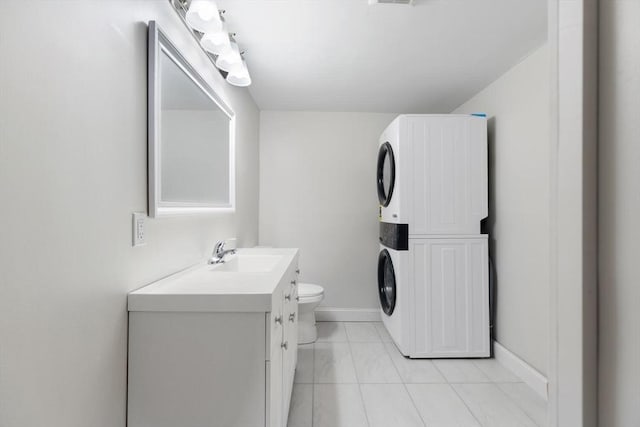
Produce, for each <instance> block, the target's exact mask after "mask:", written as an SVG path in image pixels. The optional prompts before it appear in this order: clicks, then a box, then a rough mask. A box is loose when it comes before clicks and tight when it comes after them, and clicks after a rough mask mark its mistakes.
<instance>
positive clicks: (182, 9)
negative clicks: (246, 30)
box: [169, 0, 251, 86]
mask: <svg viewBox="0 0 640 427" xmlns="http://www.w3.org/2000/svg"><path fill="white" fill-rule="evenodd" d="M191 1H194V0H191ZM196 1H197V0H196ZM169 3H171V6H173V9H174V10H175V11H176V13H177V14H178V16H180V19H181V20H182V23H183V24H184V25H185V27H187V29H188V30H189V32H190V33H191V35H192V36H193V38H194V39H196V42H198V46H200V48H201V49H202V51H203V52H204V54H205V55H207V58H209V61H211V63H212V64H213V67H214V68H215V69H216V70H218V72H219V73H220V75H221V76H222V77H223V78H224V79H225V80H227V82H229V83H230V84H232V85H234V86H248V84H245V83H246V81H245V80H246V79H245V80H242V83H243V84H242V85H239V84H234V83H233V82H235V81H236V79H231V80H229V79H228V78H227V76H228V74H229V73H228V71H225V70H224V69H222V68H220V67H219V66H218V65H217V63H218V62H220V64H222V65H224V66H225V67H224V68H230V66H231V65H233V64H228V63H227V62H226V61H222V62H221V61H219V56H220V55H217V54H215V53H212V52H209V51H208V50H207V49H205V47H204V46H206V45H207V43H209V44H210V45H211V43H210V42H211V40H207V39H204V37H205V34H208V33H204V32H202V31H199V30H198V29H194V28H193V27H192V26H191V25H190V24H189V22H188V20H187V12H189V6H190V4H191V3H190V1H189V0H169ZM218 13H219V17H216V18H217V19H215V20H218V19H219V21H220V26H221V28H220V29H219V31H222V32H226V23H225V20H224V17H223V15H224V13H225V10H218ZM200 28H204V27H202V26H201V27H200ZM235 35H236V34H235V33H228V37H229V46H235V48H234V49H235V52H237V55H238V57H239V62H240V63H241V64H243V66H244V69H245V70H247V68H246V63H245V62H244V53H245V51H244V50H239V48H238V46H237V43H236V41H235V37H234V36H235ZM208 37H210V36H208ZM208 37H207V38H208ZM203 39H204V40H203ZM203 41H204V45H203ZM224 53H225V51H221V52H220V54H222V55H224ZM246 75H247V76H248V71H246ZM250 81H251V79H250V78H249V82H250Z"/></svg>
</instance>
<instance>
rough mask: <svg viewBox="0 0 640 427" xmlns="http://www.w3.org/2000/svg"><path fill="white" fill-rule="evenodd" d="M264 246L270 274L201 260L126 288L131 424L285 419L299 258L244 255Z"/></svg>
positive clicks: (159, 426) (244, 425)
mask: <svg viewBox="0 0 640 427" xmlns="http://www.w3.org/2000/svg"><path fill="white" fill-rule="evenodd" d="M267 252H268V253H272V252H276V253H280V254H282V259H281V260H280V261H278V262H277V263H276V264H277V265H276V266H275V267H274V268H273V269H272V270H270V271H268V272H246V273H243V272H242V271H240V272H235V273H231V272H225V273H215V267H209V266H207V267H198V268H195V269H192V270H190V271H187V272H183V273H180V274H178V275H176V276H175V277H173V276H172V277H169V278H166V279H163V280H162V281H160V282H156V283H154V284H151V285H149V286H147V287H145V288H141V289H139V290H138V291H135V292H133V293H132V294H130V295H129V370H128V371H129V372H128V375H129V385H128V388H129V390H128V414H127V416H128V426H129V427H152V426H153V427H177V426H179V427H204V426H206V427H253V426H256V427H257V426H260V427H262V426H266V427H286V425H287V417H288V411H289V402H290V399H291V390H292V386H293V377H294V373H295V366H296V357H297V328H298V302H297V268H298V267H297V262H298V261H297V260H298V257H297V250H285V249H279V250H278V249H271V250H267V249H256V250H240V251H239V256H243V255H246V256H248V257H251V256H254V255H255V254H256V253H257V254H260V253H267ZM210 270H213V272H214V273H215V274H211V273H212V271H210ZM234 275H237V276H234ZM211 276H213V278H212V277H211Z"/></svg>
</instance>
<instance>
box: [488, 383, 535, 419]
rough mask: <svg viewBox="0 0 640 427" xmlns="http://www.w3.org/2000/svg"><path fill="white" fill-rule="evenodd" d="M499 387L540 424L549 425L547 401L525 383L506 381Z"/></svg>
mask: <svg viewBox="0 0 640 427" xmlns="http://www.w3.org/2000/svg"><path fill="white" fill-rule="evenodd" d="M498 387H500V389H501V390H502V391H503V392H504V393H505V394H506V395H507V396H509V397H510V398H511V400H513V401H514V402H516V405H518V407H520V409H522V410H523V411H524V412H525V413H526V414H527V415H529V417H530V418H531V419H532V420H533V421H534V422H535V423H536V424H537V425H538V426H539V427H546V426H547V402H546V401H545V400H544V399H543V398H542V397H540V396H539V395H538V394H537V393H536V392H535V391H533V390H532V389H531V388H530V387H529V386H528V385H526V384H525V383H504V384H498Z"/></svg>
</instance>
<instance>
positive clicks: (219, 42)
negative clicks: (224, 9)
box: [200, 23, 231, 55]
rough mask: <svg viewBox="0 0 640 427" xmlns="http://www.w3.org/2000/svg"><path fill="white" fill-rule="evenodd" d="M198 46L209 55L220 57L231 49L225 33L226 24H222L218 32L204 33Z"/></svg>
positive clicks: (229, 40) (227, 34)
mask: <svg viewBox="0 0 640 427" xmlns="http://www.w3.org/2000/svg"><path fill="white" fill-rule="evenodd" d="M200 46H202V48H203V49H204V50H206V51H207V52H209V53H213V54H214V55H220V54H221V53H222V52H224V51H225V50H226V49H228V48H230V47H231V39H230V37H229V32H228V31H227V24H226V23H223V24H222V28H221V29H220V30H219V31H215V32H210V33H205V34H204V35H203V36H202V38H201V39H200Z"/></svg>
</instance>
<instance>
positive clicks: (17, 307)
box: [0, 0, 259, 427]
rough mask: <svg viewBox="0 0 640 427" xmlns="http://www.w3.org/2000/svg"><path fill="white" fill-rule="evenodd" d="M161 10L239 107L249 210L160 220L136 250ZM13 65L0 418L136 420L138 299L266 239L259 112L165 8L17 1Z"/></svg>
mask: <svg viewBox="0 0 640 427" xmlns="http://www.w3.org/2000/svg"><path fill="white" fill-rule="evenodd" d="M152 19H154V20H157V21H158V22H159V24H160V26H161V27H162V28H163V29H164V30H165V32H166V33H167V34H168V36H169V37H170V38H171V39H172V40H173V41H174V43H176V44H177V45H178V46H179V47H180V48H181V49H182V50H184V51H185V53H186V57H187V58H188V59H189V60H191V61H192V62H193V63H194V65H195V66H196V68H197V69H199V70H201V72H202V74H203V76H204V77H205V78H206V79H207V80H208V81H209V83H210V84H211V85H212V86H214V87H216V88H218V89H221V91H222V95H223V97H225V98H226V99H227V101H228V102H229V104H230V105H231V106H232V107H233V108H234V109H235V111H236V113H237V117H238V124H237V127H238V138H237V176H238V181H237V192H238V198H237V212H236V213H235V214H221V215H209V216H190V217H182V218H166V219H159V220H150V221H148V222H147V230H146V236H147V245H146V246H143V247H137V248H132V247H131V213H132V212H133V211H145V210H146V200H147V196H146V191H147V183H146V181H147V176H146V154H147V152H146V143H147V110H146V108H147V101H146V84H147V60H146V57H147V53H146V52H147V48H146V39H147V34H146V31H147V29H146V22H147V21H148V20H152ZM0 58H2V59H1V61H2V66H0V87H1V88H2V93H1V94H0V200H2V209H0V425H1V426H3V427H30V426H50V427H57V426H60V427H74V426H78V427H86V426H92V427H101V426H104V427H124V425H125V408H126V406H125V404H126V372H127V365H126V362H127V311H126V295H127V292H129V291H130V290H133V289H136V288H138V287H141V286H143V285H145V284H147V283H149V282H151V281H153V280H156V279H158V278H161V277H163V276H166V275H168V274H170V273H172V272H175V271H176V270H179V269H181V268H184V267H186V266H188V265H190V264H193V263H195V262H198V261H200V260H203V259H204V257H205V256H206V255H208V253H209V251H210V250H211V247H212V245H213V243H214V241H215V240H216V239H219V238H226V237H230V236H234V235H237V236H238V238H239V242H238V243H239V245H241V246H251V245H254V244H256V243H257V239H258V232H257V230H258V218H257V212H258V126H259V113H258V110H257V108H256V106H255V104H254V102H253V101H252V99H251V97H250V96H249V95H248V93H247V92H246V90H243V89H235V88H232V87H230V86H228V85H226V84H225V83H224V81H223V80H222V78H221V77H220V76H219V75H217V74H216V73H215V72H214V71H213V70H212V68H211V65H210V64H209V62H208V61H207V59H206V58H205V57H204V55H203V54H202V53H201V52H200V51H199V48H198V47H197V45H196V44H195V41H194V40H193V38H192V37H191V36H190V35H189V34H188V33H187V31H186V29H185V28H184V27H183V24H182V23H181V22H180V20H179V18H178V17H177V15H175V14H174V12H173V10H172V9H171V7H170V5H169V2H168V1H151V0H150V1H131V0H127V1H114V0H110V1H42V2H38V3H37V4H34V2H24V1H21V2H4V3H3V4H2V13H0Z"/></svg>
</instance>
